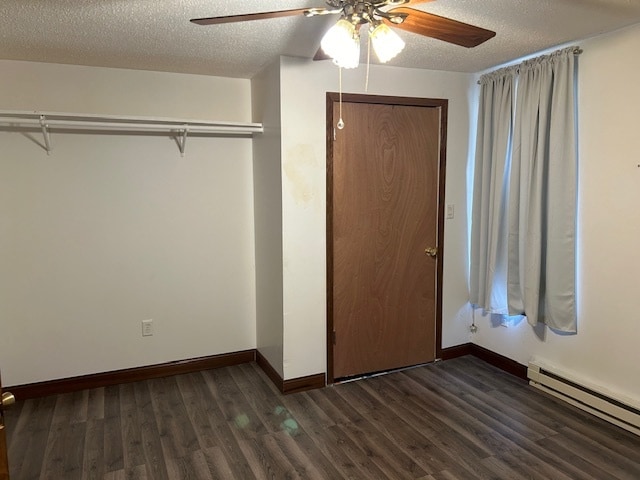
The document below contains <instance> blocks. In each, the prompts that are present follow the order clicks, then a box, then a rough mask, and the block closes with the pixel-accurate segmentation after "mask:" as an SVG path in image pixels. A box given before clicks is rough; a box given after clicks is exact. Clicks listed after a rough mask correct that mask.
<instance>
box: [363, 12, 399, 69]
mask: <svg viewBox="0 0 640 480" xmlns="http://www.w3.org/2000/svg"><path fill="white" fill-rule="evenodd" d="M369 37H370V38H371V44H372V45H373V50H374V51H375V52H376V55H377V56H378V60H380V62H382V63H386V62H388V61H389V60H391V59H392V58H393V57H395V56H396V55H398V54H399V53H400V52H401V51H402V49H404V45H405V44H404V40H402V38H400V36H399V35H398V34H397V33H396V32H394V31H393V30H391V29H390V28H389V27H388V26H387V25H385V24H384V23H382V22H381V23H378V24H377V25H372V26H371V28H370V30H369Z"/></svg>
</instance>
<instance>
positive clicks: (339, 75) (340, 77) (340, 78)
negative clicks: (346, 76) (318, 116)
mask: <svg viewBox="0 0 640 480" xmlns="http://www.w3.org/2000/svg"><path fill="white" fill-rule="evenodd" d="M338 79H339V85H340V90H339V92H340V93H339V95H340V101H339V104H340V119H339V120H338V124H337V125H336V127H338V130H342V129H343V128H344V121H343V120H342V67H338Z"/></svg>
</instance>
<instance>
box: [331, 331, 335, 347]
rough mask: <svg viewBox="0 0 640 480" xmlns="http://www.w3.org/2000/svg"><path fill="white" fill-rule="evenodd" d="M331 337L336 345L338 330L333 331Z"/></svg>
mask: <svg viewBox="0 0 640 480" xmlns="http://www.w3.org/2000/svg"><path fill="white" fill-rule="evenodd" d="M331 337H332V341H333V344H334V345H335V344H336V331H335V330H334V331H333V332H332V335H331Z"/></svg>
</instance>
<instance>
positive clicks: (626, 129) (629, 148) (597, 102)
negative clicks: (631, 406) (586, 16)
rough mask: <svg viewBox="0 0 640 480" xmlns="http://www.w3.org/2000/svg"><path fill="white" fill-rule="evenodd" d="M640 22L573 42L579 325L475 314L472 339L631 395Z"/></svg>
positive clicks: (638, 369) (634, 384)
mask: <svg viewBox="0 0 640 480" xmlns="http://www.w3.org/2000/svg"><path fill="white" fill-rule="evenodd" d="M639 45H640V25H637V26H635V27H631V28H628V29H625V30H621V31H618V32H614V33H611V34H607V35H603V36H599V37H595V38H592V39H590V40H587V41H584V42H581V46H582V47H583V49H584V53H583V54H582V55H581V56H580V57H579V106H578V108H579V150H580V160H579V170H580V171H579V220H578V231H579V240H578V242H579V254H578V257H579V258H578V292H577V293H578V334H577V335H573V336H564V335H558V334H556V333H553V332H552V331H550V330H544V329H542V330H541V329H538V330H534V329H532V328H531V327H530V326H529V325H528V324H527V323H526V322H521V323H520V324H519V325H517V326H514V327H506V328H505V327H499V326H496V327H493V326H491V322H490V321H489V319H488V318H484V319H480V320H479V321H478V322H477V323H478V325H479V330H478V333H477V334H476V335H474V337H473V341H474V342H475V343H477V344H479V345H482V346H484V347H486V348H489V349H490V350H493V351H495V352H498V353H501V354H503V355H506V356H507V357H510V358H512V359H514V360H517V361H518V362H520V363H525V364H526V363H527V362H529V360H530V359H531V358H534V357H535V358H538V359H541V360H544V361H546V362H547V363H549V364H551V365H555V366H556V367H558V368H560V369H562V370H564V371H566V372H568V373H570V374H573V375H575V376H577V377H578V378H581V379H584V380H585V381H587V382H589V383H593V384H596V385H601V386H604V387H605V388H606V389H608V390H610V391H612V392H614V393H619V394H621V395H622V396H626V397H631V398H634V399H635V401H636V402H640V382H638V379H639V378H640V363H639V362H638V361H637V358H638V353H637V352H638V345H640V328H639V327H638V326H639V325H640V313H639V312H640V310H639V309H638V303H637V302H638V298H639V296H640V283H639V281H638V272H640V248H639V245H640V216H639V214H638V206H639V205H640V160H639V158H640V157H639V156H638V106H640V89H638V85H640V56H639V55H638V46H639Z"/></svg>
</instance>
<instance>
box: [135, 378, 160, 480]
mask: <svg viewBox="0 0 640 480" xmlns="http://www.w3.org/2000/svg"><path fill="white" fill-rule="evenodd" d="M133 391H134V395H135V399H136V406H137V408H138V419H139V422H140V434H141V440H142V451H143V452H144V458H145V464H146V469H147V473H148V475H149V477H150V478H151V479H153V480H169V475H168V474H167V467H166V463H165V459H164V453H163V450H162V441H161V439H160V432H159V431H158V425H157V422H156V417H155V412H154V410H153V404H152V401H151V393H150V392H149V385H148V383H147V382H136V383H135V384H134V385H133Z"/></svg>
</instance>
